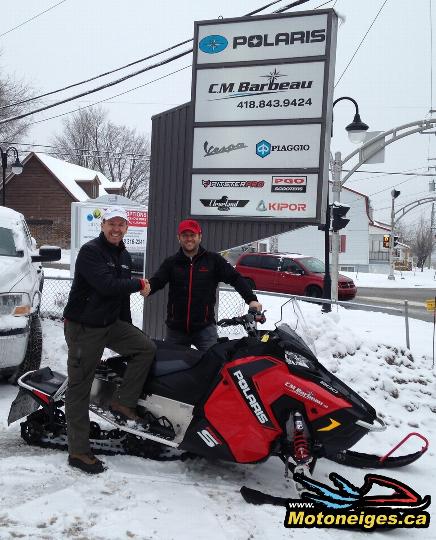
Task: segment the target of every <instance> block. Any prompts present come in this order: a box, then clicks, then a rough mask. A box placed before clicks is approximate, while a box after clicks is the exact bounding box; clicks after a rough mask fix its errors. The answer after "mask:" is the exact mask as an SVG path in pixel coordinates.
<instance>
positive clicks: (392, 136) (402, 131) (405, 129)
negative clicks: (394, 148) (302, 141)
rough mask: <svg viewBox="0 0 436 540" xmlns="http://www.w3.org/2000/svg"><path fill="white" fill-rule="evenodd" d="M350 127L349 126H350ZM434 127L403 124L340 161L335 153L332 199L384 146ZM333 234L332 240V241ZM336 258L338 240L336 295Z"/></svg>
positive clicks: (428, 121) (434, 123) (430, 122)
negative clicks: (344, 172) (344, 171)
mask: <svg viewBox="0 0 436 540" xmlns="http://www.w3.org/2000/svg"><path fill="white" fill-rule="evenodd" d="M350 125H351V124H350ZM434 126H436V119H426V120H415V121H414V122H409V123H407V124H403V125H402V126H397V127H395V128H392V129H390V130H388V131H385V132H383V133H381V134H380V135H377V136H376V137H374V138H373V139H371V140H369V141H367V142H365V143H364V144H363V145H362V146H361V147H360V148H358V149H357V150H354V151H353V152H351V154H348V156H346V157H345V158H344V159H341V154H340V152H337V153H336V154H335V162H336V164H335V169H336V173H335V174H336V176H335V175H334V176H333V179H334V181H333V188H332V191H333V197H334V198H335V197H336V199H335V200H337V201H339V200H340V192H341V189H342V187H343V185H344V184H345V182H346V181H347V180H348V178H350V176H351V175H352V174H354V173H355V172H356V171H357V170H358V169H359V167H360V166H361V165H363V164H364V163H366V162H367V161H368V160H369V159H370V158H372V157H373V156H374V155H376V154H377V153H378V152H379V151H380V150H381V149H383V148H385V147H386V146H389V145H390V144H392V143H394V142H396V141H399V140H400V139H403V138H404V137H408V136H409V135H414V134H415V133H424V134H425V133H429V131H428V130H429V129H431V128H432V127H434ZM430 133H433V132H430ZM356 156H358V157H359V160H358V162H357V163H356V164H355V165H353V166H352V167H351V169H350V170H349V171H348V172H347V174H346V175H345V176H344V177H343V178H341V174H342V170H343V166H344V165H345V163H347V162H348V161H350V160H351V159H353V158H354V157H356ZM335 178H336V180H335ZM334 236H335V235H334V233H333V238H332V240H334ZM338 256H339V238H338V241H337V243H335V242H333V241H332V265H331V266H332V290H333V291H334V292H335V294H336V295H337V280H338ZM333 281H335V283H336V289H333V287H334V285H333ZM332 296H333V295H332Z"/></svg>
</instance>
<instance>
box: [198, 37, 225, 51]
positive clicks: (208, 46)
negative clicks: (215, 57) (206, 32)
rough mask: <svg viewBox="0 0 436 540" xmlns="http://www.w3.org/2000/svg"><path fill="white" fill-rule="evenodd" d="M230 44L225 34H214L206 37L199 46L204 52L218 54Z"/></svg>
mask: <svg viewBox="0 0 436 540" xmlns="http://www.w3.org/2000/svg"><path fill="white" fill-rule="evenodd" d="M228 44H229V42H228V41H227V39H226V38H225V37H224V36H218V35H213V36H206V37H204V38H203V39H202V40H201V41H200V43H199V44H198V47H199V49H200V51H203V52H204V53H207V54H216V53H220V52H222V51H223V50H224V49H225V48H226V47H227V45H228Z"/></svg>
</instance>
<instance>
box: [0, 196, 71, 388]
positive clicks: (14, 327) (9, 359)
mask: <svg viewBox="0 0 436 540" xmlns="http://www.w3.org/2000/svg"><path fill="white" fill-rule="evenodd" d="M60 258H61V250H60V248H58V247H49V246H46V247H41V249H40V250H39V253H38V252H37V250H36V242H35V239H34V238H32V236H31V234H30V231H29V228H28V226H27V223H26V221H25V219H24V216H23V215H22V214H20V213H19V212H16V211H15V210H12V209H10V208H5V207H3V206H1V207H0V377H9V378H10V380H11V382H15V381H16V379H17V378H18V377H19V376H21V375H22V374H23V373H25V372H26V371H30V370H32V369H38V368H39V365H40V363H41V350H42V333H41V321H40V318H39V308H40V304H41V293H42V287H43V282H44V274H43V270H42V265H41V262H43V261H58V260H59V259H60Z"/></svg>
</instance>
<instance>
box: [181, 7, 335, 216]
mask: <svg viewBox="0 0 436 540" xmlns="http://www.w3.org/2000/svg"><path fill="white" fill-rule="evenodd" d="M336 31H337V16H336V14H335V12H334V11H333V10H317V11H301V12H298V13H295V14H286V15H267V16H259V17H245V18H238V19H225V20H223V19H220V20H213V21H201V22H196V23H195V36H194V64H193V78H192V81H193V82H192V103H193V108H194V114H193V155H192V176H191V178H192V186H191V214H192V215H193V216H197V217H201V218H206V219H207V218H213V219H216V218H217V217H219V218H221V217H223V218H230V219H236V220H237V219H244V220H247V219H248V220H250V219H253V220H259V219H268V220H280V221H284V220H288V221H292V222H296V221H298V222H306V223H313V224H318V223H322V222H323V221H324V220H325V197H326V193H327V185H328V162H329V153H330V136H331V123H332V102H333V81H334V64H335V51H336Z"/></svg>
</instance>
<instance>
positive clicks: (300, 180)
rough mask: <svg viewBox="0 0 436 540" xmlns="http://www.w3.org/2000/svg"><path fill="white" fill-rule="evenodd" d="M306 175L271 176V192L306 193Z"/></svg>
mask: <svg viewBox="0 0 436 540" xmlns="http://www.w3.org/2000/svg"><path fill="white" fill-rule="evenodd" d="M306 187H307V176H273V177H272V180H271V192H272V193H306Z"/></svg>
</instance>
